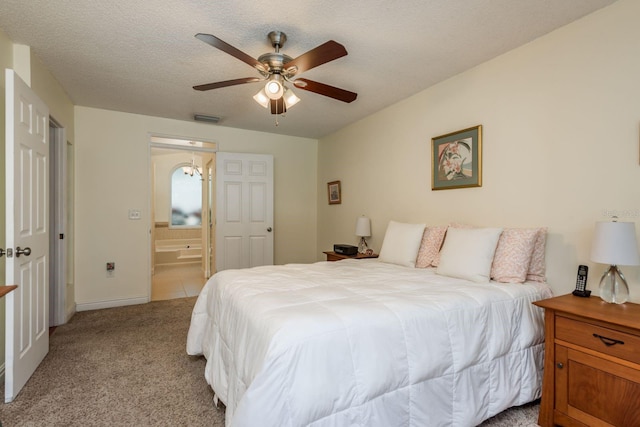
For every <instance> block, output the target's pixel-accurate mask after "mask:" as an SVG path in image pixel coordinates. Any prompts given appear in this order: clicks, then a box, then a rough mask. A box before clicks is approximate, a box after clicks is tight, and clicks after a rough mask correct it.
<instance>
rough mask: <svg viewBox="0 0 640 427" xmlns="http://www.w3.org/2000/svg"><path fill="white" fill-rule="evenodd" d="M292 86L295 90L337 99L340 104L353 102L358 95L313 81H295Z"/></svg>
mask: <svg viewBox="0 0 640 427" xmlns="http://www.w3.org/2000/svg"><path fill="white" fill-rule="evenodd" d="M293 84H294V85H295V86H296V87H297V88H300V89H303V90H308V91H309V92H314V93H317V94H319V95H324V96H328V97H329V98H333V99H337V100H338V101H342V102H347V103H348V102H353V101H355V100H356V98H357V97H358V94H357V93H355V92H350V91H348V90H345V89H340V88H339V87H335V86H329V85H326V84H324V83H319V82H314V81H313V80H307V79H296V80H294V82H293Z"/></svg>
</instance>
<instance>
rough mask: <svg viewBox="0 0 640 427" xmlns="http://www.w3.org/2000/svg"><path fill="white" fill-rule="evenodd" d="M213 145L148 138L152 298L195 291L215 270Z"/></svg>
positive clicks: (214, 150) (165, 297) (164, 297)
mask: <svg viewBox="0 0 640 427" xmlns="http://www.w3.org/2000/svg"><path fill="white" fill-rule="evenodd" d="M215 155H216V144H215V143H210V142H203V141H193V140H186V139H176V138H166V137H156V136H153V137H151V142H150V164H151V168H150V170H151V177H150V180H151V196H150V206H151V209H150V212H151V222H150V225H151V227H150V228H151V229H150V251H151V256H150V260H151V266H150V275H151V280H150V283H151V289H150V295H151V300H152V301H156V300H163V299H173V298H185V297H191V296H196V295H198V294H199V293H200V290H201V289H202V287H203V286H204V283H205V282H206V280H207V279H208V278H209V276H211V274H212V272H213V271H215V265H213V264H212V263H213V262H214V261H213V260H215V257H213V256H212V253H213V250H214V249H213V246H214V245H213V242H215V234H214V233H215V227H213V220H212V218H213V217H214V215H215V205H214V203H215V168H212V167H211V165H212V164H213V165H215Z"/></svg>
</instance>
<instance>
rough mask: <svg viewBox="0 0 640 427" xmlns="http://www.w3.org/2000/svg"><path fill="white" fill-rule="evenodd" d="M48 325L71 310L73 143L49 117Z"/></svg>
mask: <svg viewBox="0 0 640 427" xmlns="http://www.w3.org/2000/svg"><path fill="white" fill-rule="evenodd" d="M49 147H50V149H49V150H50V152H49V159H50V165H51V167H50V168H49V174H50V176H49V194H50V204H49V224H50V233H49V254H50V255H49V260H50V262H49V326H50V327H52V326H58V325H62V324H64V323H67V321H68V320H69V319H70V318H71V316H73V314H74V313H75V300H74V288H73V236H72V231H73V146H72V145H71V144H70V142H69V141H67V139H66V132H65V128H64V127H62V125H60V124H59V123H58V122H57V121H56V120H55V119H54V118H53V117H50V118H49Z"/></svg>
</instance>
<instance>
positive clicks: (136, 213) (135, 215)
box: [129, 209, 142, 220]
mask: <svg viewBox="0 0 640 427" xmlns="http://www.w3.org/2000/svg"><path fill="white" fill-rule="evenodd" d="M140 218H142V212H140V209H129V219H134V220H136V219H140Z"/></svg>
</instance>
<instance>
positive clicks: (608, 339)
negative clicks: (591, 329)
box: [593, 334, 624, 347]
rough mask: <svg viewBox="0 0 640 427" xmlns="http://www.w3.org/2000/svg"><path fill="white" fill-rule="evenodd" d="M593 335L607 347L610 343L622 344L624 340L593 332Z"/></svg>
mask: <svg viewBox="0 0 640 427" xmlns="http://www.w3.org/2000/svg"><path fill="white" fill-rule="evenodd" d="M593 336H594V337H596V338H598V339H599V340H600V341H602V343H603V344H604V345H606V346H607V347H611V346H612V345H616V344H624V341H620V340H616V339H613V338H607V337H603V336H602V335H598V334H593Z"/></svg>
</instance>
